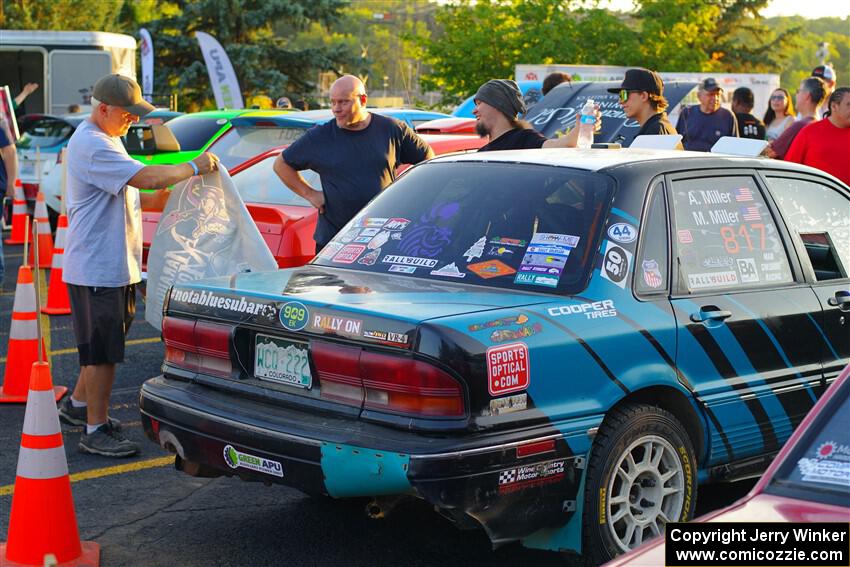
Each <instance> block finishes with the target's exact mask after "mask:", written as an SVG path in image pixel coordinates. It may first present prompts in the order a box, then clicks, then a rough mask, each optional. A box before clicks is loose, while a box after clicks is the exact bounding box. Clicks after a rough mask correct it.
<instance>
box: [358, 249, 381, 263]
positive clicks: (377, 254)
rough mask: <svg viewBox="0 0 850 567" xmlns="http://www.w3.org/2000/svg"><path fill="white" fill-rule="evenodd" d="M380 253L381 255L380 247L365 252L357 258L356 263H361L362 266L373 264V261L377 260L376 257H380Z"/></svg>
mask: <svg viewBox="0 0 850 567" xmlns="http://www.w3.org/2000/svg"><path fill="white" fill-rule="evenodd" d="M380 255H381V249H380V248H378V249H377V250H372V251H371V252H369V253H368V254H366V255H365V256H363V257H362V258H360V259H359V260H357V263H358V264H363V265H364V266H374V265H375V262H377V261H378V258H379V257H380Z"/></svg>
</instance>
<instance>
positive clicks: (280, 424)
mask: <svg viewBox="0 0 850 567" xmlns="http://www.w3.org/2000/svg"><path fill="white" fill-rule="evenodd" d="M139 406H140V409H141V413H142V423H143V426H144V429H145V433H146V434H147V436H148V437H149V438H150V439H152V440H153V441H155V442H157V443H159V444H161V445H163V446H166V447H169V448H170V449H172V450H173V451H175V452H177V453H178V454H179V456H180V458H182V459H184V460H186V461H190V462H192V463H197V464H200V465H201V466H202V467H203V468H204V469H205V470H207V471H214V472H215V473H216V474H224V475H231V476H240V477H242V478H243V479H245V480H253V481H262V482H266V483H280V484H285V485H288V486H292V487H294V488H297V489H299V490H302V491H304V492H307V493H324V494H329V495H330V496H334V497H354V496H382V495H404V494H408V495H412V496H417V497H420V498H423V499H424V500H426V501H427V502H429V503H430V504H432V505H433V506H435V507H436V508H437V509H439V510H440V511H441V512H442V513H444V514H446V515H448V516H450V517H454V518H456V519H461V517H462V516H467V517H471V518H474V519H475V520H477V522H478V523H479V524H480V525H481V526H483V527H484V529H485V530H486V531H487V533H488V535H489V536H490V538H491V540H493V542H494V543H495V544H499V543H504V542H507V541H512V540H516V539H519V538H522V537H525V536H527V535H529V534H531V533H533V532H535V531H537V530H539V529H540V528H543V527H547V526H558V525H563V524H564V523H566V522H567V520H568V519H569V518H570V517H571V516H572V514H573V513H574V510H575V501H576V493H577V490H578V486H579V481H580V479H581V474H582V473H583V468H584V463H585V459H584V456H576V455H573V454H572V453H571V451H570V449H569V447H568V446H567V444H566V443H565V442H564V441H563V438H561V437H560V435H559V434H558V432H557V431H555V430H553V429H552V428H551V427H549V426H541V427H539V428H535V429H534V430H525V431H522V432H501V433H498V434H479V435H473V436H471V438H470V436H468V435H467V436H464V437H462V438H447V437H426V436H424V435H421V434H415V433H412V432H408V431H399V430H396V429H392V428H388V427H384V426H380V425H376V424H369V423H363V422H361V421H358V420H355V419H352V418H350V417H335V416H330V415H327V414H316V413H307V412H303V411H298V410H296V409H292V408H283V407H280V406H278V405H271V404H265V403H263V402H261V401H256V400H245V399H237V398H234V397H233V396H228V395H226V394H223V393H221V392H216V391H214V390H211V389H210V388H205V387H201V386H198V385H194V384H191V383H188V382H182V381H176V380H169V379H167V378H164V377H162V376H159V377H156V378H153V379H151V380H148V381H147V382H146V383H145V384H144V386H143V387H142V392H141V398H140V402H139ZM536 439H555V447H554V450H552V451H549V452H546V453H541V454H537V455H532V456H528V457H523V458H518V457H517V455H516V450H515V447H516V445H518V444H520V443H523V442H528V441H529V440H536Z"/></svg>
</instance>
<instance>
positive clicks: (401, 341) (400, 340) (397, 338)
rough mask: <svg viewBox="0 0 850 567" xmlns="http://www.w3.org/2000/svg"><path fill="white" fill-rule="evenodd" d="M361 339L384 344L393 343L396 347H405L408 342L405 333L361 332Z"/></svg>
mask: <svg viewBox="0 0 850 567" xmlns="http://www.w3.org/2000/svg"><path fill="white" fill-rule="evenodd" d="M363 338H366V339H373V340H376V341H381V342H385V343H394V344H397V345H407V343H408V341H409V340H410V339H409V337H408V336H407V335H406V334H405V333H395V332H393V331H379V330H368V331H363Z"/></svg>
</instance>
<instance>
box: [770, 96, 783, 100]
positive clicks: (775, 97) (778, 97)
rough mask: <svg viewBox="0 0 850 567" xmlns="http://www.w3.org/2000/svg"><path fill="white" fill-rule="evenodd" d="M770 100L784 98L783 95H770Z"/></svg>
mask: <svg viewBox="0 0 850 567" xmlns="http://www.w3.org/2000/svg"><path fill="white" fill-rule="evenodd" d="M770 100H785V95H771V97H770Z"/></svg>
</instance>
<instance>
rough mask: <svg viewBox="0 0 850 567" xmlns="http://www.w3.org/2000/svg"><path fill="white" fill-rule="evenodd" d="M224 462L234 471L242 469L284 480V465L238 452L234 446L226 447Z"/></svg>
mask: <svg viewBox="0 0 850 567" xmlns="http://www.w3.org/2000/svg"><path fill="white" fill-rule="evenodd" d="M224 462H225V463H227V466H228V467H230V468H232V469H238V468H240V467H241V468H243V469H249V470H252V471H256V472H260V473H265V474H270V475H272V476H276V477H279V478H283V465H282V464H280V463H279V462H277V461H272V460H271V459H264V458H262V457H258V456H256V455H251V454H249V453H243V452H241V451H237V450H236V449H235V448H234V447H233V446H232V445H225V446H224Z"/></svg>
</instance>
